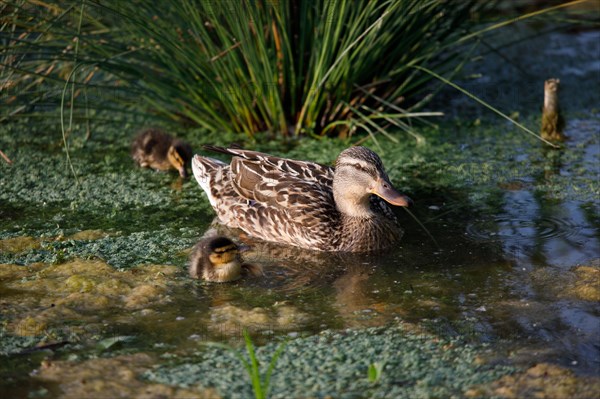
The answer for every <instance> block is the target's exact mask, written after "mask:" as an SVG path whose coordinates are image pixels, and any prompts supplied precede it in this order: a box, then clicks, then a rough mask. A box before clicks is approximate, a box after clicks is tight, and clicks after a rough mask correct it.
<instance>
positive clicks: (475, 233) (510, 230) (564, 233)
mask: <svg viewBox="0 0 600 399" xmlns="http://www.w3.org/2000/svg"><path fill="white" fill-rule="evenodd" d="M581 228H582V227H581V226H579V225H578V224H576V223H574V222H573V220H570V219H561V218H558V217H546V218H541V219H535V220H532V219H518V218H509V217H506V216H504V217H503V216H499V217H496V218H495V219H491V220H483V219H479V220H475V221H473V222H472V223H469V224H468V225H467V227H466V230H465V235H466V236H467V237H470V238H473V239H475V240H478V241H479V240H485V241H487V240H519V239H541V240H548V239H551V238H558V237H571V236H574V235H576V234H578V233H579V231H580V230H581Z"/></svg>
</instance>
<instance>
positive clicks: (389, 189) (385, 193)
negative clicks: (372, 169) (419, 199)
mask: <svg viewBox="0 0 600 399" xmlns="http://www.w3.org/2000/svg"><path fill="white" fill-rule="evenodd" d="M371 193H373V194H375V195H377V196H379V197H381V198H383V199H384V200H385V201H387V202H389V203H390V204H392V205H396V206H410V205H412V203H413V201H412V200H411V199H410V198H408V197H407V196H406V195H403V194H400V193H399V192H398V191H396V189H395V188H394V187H393V186H392V183H390V182H389V181H388V180H386V179H378V180H377V184H376V185H375V187H374V188H373V189H372V190H371Z"/></svg>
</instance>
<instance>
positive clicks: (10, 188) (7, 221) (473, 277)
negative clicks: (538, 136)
mask: <svg viewBox="0 0 600 399" xmlns="http://www.w3.org/2000/svg"><path fill="white" fill-rule="evenodd" d="M597 112H598V111H597V110H593V109H587V110H584V111H582V112H579V113H571V114H570V115H572V116H571V117H570V118H569V119H568V124H567V129H566V135H567V136H568V137H569V139H568V141H566V143H565V145H564V148H561V149H556V150H555V149H549V148H548V147H546V146H544V145H543V144H542V143H541V142H537V141H535V140H534V139H531V138H530V137H528V136H526V135H525V134H524V133H522V132H520V131H517V130H516V129H515V128H514V127H513V126H511V125H509V124H506V123H504V122H498V121H495V120H494V121H490V122H485V121H484V122H483V123H482V124H479V122H477V123H475V124H471V123H465V122H464V121H463V122H460V123H454V122H447V123H446V124H443V125H441V128H440V129H424V130H423V132H422V133H423V136H424V137H425V139H426V144H421V145H419V144H417V143H414V142H412V141H408V140H407V142H405V143H402V144H400V145H395V144H393V143H391V142H386V141H385V140H380V145H381V147H383V148H385V150H383V149H382V148H381V147H378V146H377V145H375V144H373V143H371V144H369V145H370V146H371V147H372V148H373V149H374V150H375V151H378V152H379V153H380V154H381V156H382V159H383V161H384V164H385V165H386V168H387V170H388V171H389V174H390V177H391V179H392V181H393V182H394V184H395V185H396V187H397V188H398V189H399V190H400V191H402V192H405V193H407V194H409V195H410V196H411V197H412V198H413V199H414V200H415V203H416V204H415V207H414V208H413V209H412V211H411V212H412V213H413V214H414V216H415V217H416V218H417V219H418V220H419V221H420V222H421V223H423V224H424V226H425V227H426V229H427V232H425V230H424V229H423V228H422V227H421V226H420V225H419V224H418V223H416V222H415V220H414V218H413V217H412V216H411V215H409V214H408V213H407V212H404V211H403V210H399V211H398V217H399V218H400V220H401V222H402V224H403V226H404V228H405V236H404V238H403V240H402V241H401V242H400V244H399V245H398V246H397V247H396V248H393V249H391V250H389V251H386V252H382V253H377V254H370V255H344V254H327V253H315V252H312V251H305V250H300V249H296V248H289V247H285V246H277V245H273V244H268V243H262V242H259V241H256V240H252V239H251V238H248V237H245V236H243V235H240V234H239V232H235V231H227V235H230V236H231V237H232V238H234V239H236V240H238V241H240V242H244V243H245V244H247V245H248V246H249V247H250V250H249V251H248V252H245V253H244V258H245V260H246V261H247V262H249V263H255V264H260V265H261V266H263V268H264V270H265V276H264V277H263V278H250V279H244V280H241V281H237V282H234V283H230V284H208V283H202V282H198V281H192V280H190V279H189V278H188V277H187V275H186V270H185V265H186V259H187V255H188V253H189V249H190V248H191V247H192V245H193V244H194V243H195V242H196V240H197V239H198V238H199V237H201V236H202V235H203V234H204V233H205V231H206V230H207V229H209V228H210V223H211V220H212V217H213V216H214V214H213V212H212V210H211V209H210V207H209V205H208V201H207V200H206V198H205V197H204V195H203V194H202V193H201V190H200V188H199V187H198V186H197V184H196V183H195V182H194V181H193V180H187V181H182V180H179V179H178V178H177V177H176V176H175V175H170V174H167V173H154V172H151V171H148V170H141V169H136V168H134V167H133V164H132V162H131V161H130V159H129V157H128V153H127V151H128V145H129V138H130V137H131V134H132V133H133V131H134V130H135V128H136V126H137V124H136V123H135V122H132V121H124V122H123V125H122V126H125V127H126V128H125V129H122V128H121V127H117V128H115V127H104V128H98V129H97V130H95V132H94V134H93V135H92V137H91V139H90V140H89V141H84V140H83V135H74V136H73V137H72V138H71V141H72V145H71V157H72V159H73V163H74V165H75V169H76V172H77V175H78V177H77V179H78V181H79V183H78V184H76V183H75V178H74V177H73V176H72V174H71V172H70V169H69V168H68V167H67V165H66V163H65V156H64V153H63V151H62V147H61V143H60V135H59V133H56V134H53V135H51V134H46V135H41V134H39V133H41V132H44V131H47V130H45V129H46V128H42V127H35V128H33V129H31V128H30V125H29V123H28V121H23V122H21V123H14V124H12V125H7V126H3V127H2V128H3V129H4V131H3V133H2V135H0V149H2V150H4V151H5V152H7V153H10V157H11V158H12V160H13V161H14V164H13V165H12V166H8V165H6V164H2V165H0V187H1V188H2V190H1V193H0V229H1V233H0V264H1V265H0V277H1V284H0V309H1V311H2V316H1V317H2V319H1V328H2V329H1V334H2V344H1V345H0V350H1V351H0V352H1V356H2V366H0V376H2V378H1V380H2V382H0V389H2V390H3V391H4V392H6V393H8V394H9V396H7V397H19V396H26V395H27V394H28V393H30V394H39V395H41V396H43V397H54V396H60V394H59V392H60V390H61V389H62V390H65V389H66V388H65V386H64V384H65V382H64V380H65V379H67V378H68V377H65V376H73V375H74V374H69V373H72V371H71V370H69V373H67V372H66V371H64V370H63V371H62V374H61V373H58V377H56V376H55V378H54V379H52V378H50V377H48V373H49V371H48V370H52V367H51V366H49V365H48V363H44V362H49V361H62V362H65V363H63V364H74V365H77V364H80V363H81V362H84V361H89V360H90V359H92V360H93V359H96V358H99V359H100V360H102V359H107V358H110V357H111V356H115V355H131V354H138V355H139V354H140V353H142V354H150V355H152V356H156V357H154V358H152V360H150V361H149V360H140V359H139V358H136V359H138V360H136V361H139V362H138V363H136V365H138V366H139V367H140V370H142V371H143V370H147V369H149V368H150V367H151V366H152V365H153V364H157V363H160V364H162V363H166V362H168V361H169V359H173V358H176V357H186V356H188V355H190V354H192V353H194V352H195V351H197V350H198V344H199V342H206V341H220V342H227V343H232V344H236V343H240V342H241V339H242V338H241V332H242V330H243V329H246V330H248V331H250V332H251V334H252V336H253V339H254V341H255V343H257V344H258V345H262V344H265V343H268V342H271V341H277V339H278V337H282V336H287V337H290V338H291V339H298V338H301V337H311V336H313V335H315V334H319V333H321V332H322V331H324V330H336V331H340V330H343V329H347V328H352V329H359V330H360V329H365V328H368V327H379V326H389V325H395V323H396V324H397V323H399V322H402V323H406V324H408V325H413V326H415V328H418V329H419V331H422V332H423V333H425V334H431V335H432V336H435V337H450V338H452V337H460V339H461V340H463V342H466V343H468V344H473V345H480V344H486V345H487V346H486V348H491V349H489V350H486V352H485V354H486V358H487V360H486V361H488V362H491V363H492V364H503V365H504V364H510V365H514V366H516V367H520V368H527V367H530V366H532V365H534V364H537V363H553V364H558V365H560V366H564V367H565V368H569V369H571V370H573V371H574V372H575V373H576V374H577V375H579V376H583V377H584V378H585V376H592V377H595V378H597V377H598V376H599V375H600V344H599V342H600V307H599V306H598V303H599V301H600V286H599V281H600V262H599V259H600V235H599V228H600V217H599V216H598V215H600V212H599V211H600V201H599V200H598V195H599V194H600V186H599V185H598V172H599V169H598V167H599V165H600V163H599V162H600V138H599V136H598V132H599V128H600V115H598V113H597ZM536 118H537V116H532V117H531V119H528V120H526V123H528V124H529V125H530V126H535V124H536V123H537V119H536ZM48 131H54V132H56V130H48ZM185 134H186V137H187V138H188V140H190V141H191V142H192V143H194V146H195V147H197V146H199V144H201V143H226V142H227V138H224V137H218V136H216V135H207V134H206V133H205V132H201V131H195V130H191V131H188V132H186V133H185ZM347 145H348V143H341V142H337V141H333V140H331V141H330V140H324V141H322V142H308V141H305V142H303V143H302V145H300V146H294V147H293V148H292V150H291V151H290V152H289V153H287V154H286V155H288V156H290V157H292V158H296V159H312V160H315V161H318V162H323V163H330V162H332V161H333V160H334V159H335V157H336V156H337V154H338V153H339V152H340V151H341V150H342V149H343V148H345V146H347ZM197 148H198V147H197ZM8 149H10V150H11V151H8ZM259 149H260V148H259ZM262 149H263V150H268V151H273V152H276V153H279V154H281V151H277V150H276V149H273V148H272V145H263V147H262ZM15 265H16V266H15ZM43 345H50V346H49V347H46V348H44V347H42V348H38V349H34V348H36V346H37V347H39V346H43ZM132 363H133V362H132ZM141 365H144V367H142V366H141ZM138 366H136V367H138ZM64 367H65V368H66V366H64ZM103 367H109V368H110V366H103ZM132 367H133V366H132ZM315 367H316V368H317V369H318V367H317V366H315ZM136 370H137V369H136ZM40 377H45V378H40ZM73 378H74V377H73ZM61 381H62V382H61ZM595 381H596V383H597V380H595ZM132 384H133V383H132ZM209 385H210V384H209ZM59 386H60V389H59ZM181 389H183V388H181ZM174 392H176V391H169V393H168V394H169V395H174V394H175V393H174ZM177 392H178V391H177ZM221 393H222V392H221ZM11 395H12V396H11Z"/></svg>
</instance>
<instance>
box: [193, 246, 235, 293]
mask: <svg viewBox="0 0 600 399" xmlns="http://www.w3.org/2000/svg"><path fill="white" fill-rule="evenodd" d="M189 271H190V276H191V277H194V278H204V279H205V280H208V281H217V282H226V281H233V280H236V279H238V278H239V277H240V276H241V271H242V265H241V257H240V250H239V247H238V246H237V245H236V244H235V243H234V242H233V241H231V240H230V239H229V238H227V237H213V238H208V239H205V240H204V241H200V243H198V245H197V246H196V247H195V248H194V250H193V252H192V255H191V261H190V270H189Z"/></svg>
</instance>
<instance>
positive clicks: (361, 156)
mask: <svg viewBox="0 0 600 399" xmlns="http://www.w3.org/2000/svg"><path fill="white" fill-rule="evenodd" d="M371 194H375V195H377V196H379V197H381V198H383V199H384V200H385V201H387V202H389V203H390V204H392V205H396V206H409V205H410V204H411V203H412V200H411V199H410V198H408V197H407V196H405V195H402V194H400V193H399V192H398V191H396V189H395V188H394V187H393V186H392V183H390V179H389V177H388V176H387V174H386V173H385V170H384V168H383V163H382V162H381V159H380V158H379V156H378V155H377V154H375V153H374V152H373V151H371V150H370V149H368V148H366V147H350V148H348V149H346V150H344V151H342V153H341V154H340V155H339V156H338V159H337V161H336V163H335V173H334V177H333V196H334V198H335V202H336V205H337V208H338V210H339V211H340V212H341V213H343V214H346V215H348V216H356V217H367V216H369V215H371V207H370V202H369V198H370V196H371Z"/></svg>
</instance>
